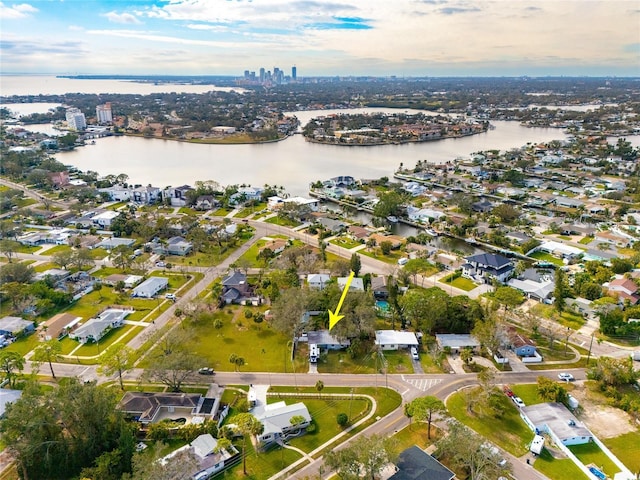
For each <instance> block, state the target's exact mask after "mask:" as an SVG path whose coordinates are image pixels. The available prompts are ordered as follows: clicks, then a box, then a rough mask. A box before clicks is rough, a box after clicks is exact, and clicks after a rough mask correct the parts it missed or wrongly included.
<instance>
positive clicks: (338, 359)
mask: <svg viewBox="0 0 640 480" xmlns="http://www.w3.org/2000/svg"><path fill="white" fill-rule="evenodd" d="M384 358H385V360H386V362H387V368H388V371H387V373H413V369H412V368H411V360H410V359H409V354H408V353H407V352H384ZM376 370H377V371H378V372H379V373H380V375H378V378H377V381H378V382H379V384H380V385H383V384H384V382H385V378H384V375H383V373H384V366H383V364H382V363H381V360H380V359H376V356H375V355H372V354H371V353H369V354H366V355H365V356H363V357H358V358H351V355H350V354H349V353H347V352H345V351H330V352H329V353H328V354H327V355H322V357H321V358H320V361H319V362H318V372H320V373H375V372H376Z"/></svg>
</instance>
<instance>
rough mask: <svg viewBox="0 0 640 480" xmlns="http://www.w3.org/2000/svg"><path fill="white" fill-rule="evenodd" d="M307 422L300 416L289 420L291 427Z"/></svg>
mask: <svg viewBox="0 0 640 480" xmlns="http://www.w3.org/2000/svg"><path fill="white" fill-rule="evenodd" d="M306 421H307V419H306V418H304V417H303V416H302V415H294V416H293V417H291V418H290V419H289V423H290V424H291V426H293V427H298V426H300V425H302V424H303V423H305V422H306Z"/></svg>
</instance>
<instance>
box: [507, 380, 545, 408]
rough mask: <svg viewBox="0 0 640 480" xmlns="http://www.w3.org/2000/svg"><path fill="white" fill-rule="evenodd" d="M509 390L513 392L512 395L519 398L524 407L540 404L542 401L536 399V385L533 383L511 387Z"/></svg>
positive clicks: (538, 398)
mask: <svg viewBox="0 0 640 480" xmlns="http://www.w3.org/2000/svg"><path fill="white" fill-rule="evenodd" d="M511 390H513V393H515V394H516V395H517V396H518V397H520V398H521V399H522V401H523V402H524V403H525V404H526V405H535V404H536V403H542V400H541V399H540V397H538V385H537V384H535V383H528V384H522V385H512V386H511Z"/></svg>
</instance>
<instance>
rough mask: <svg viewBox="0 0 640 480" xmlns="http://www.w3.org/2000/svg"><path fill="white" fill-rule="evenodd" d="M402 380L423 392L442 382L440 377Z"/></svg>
mask: <svg viewBox="0 0 640 480" xmlns="http://www.w3.org/2000/svg"><path fill="white" fill-rule="evenodd" d="M403 380H404V381H405V382H407V383H408V384H409V385H412V386H414V387H415V388H417V389H418V390H422V391H423V392H426V391H427V390H429V389H430V388H432V387H435V386H436V385H438V384H440V383H442V379H441V378H403Z"/></svg>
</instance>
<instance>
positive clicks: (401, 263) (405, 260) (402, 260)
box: [398, 257, 409, 266]
mask: <svg viewBox="0 0 640 480" xmlns="http://www.w3.org/2000/svg"><path fill="white" fill-rule="evenodd" d="M408 261H409V259H408V258H405V257H403V258H399V259H398V265H401V266H402V265H406V264H407V262H408Z"/></svg>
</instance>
